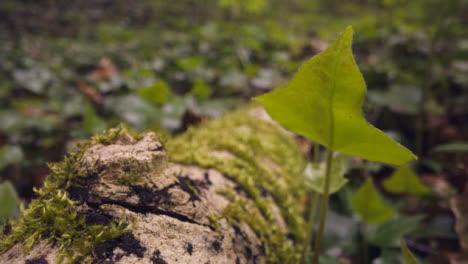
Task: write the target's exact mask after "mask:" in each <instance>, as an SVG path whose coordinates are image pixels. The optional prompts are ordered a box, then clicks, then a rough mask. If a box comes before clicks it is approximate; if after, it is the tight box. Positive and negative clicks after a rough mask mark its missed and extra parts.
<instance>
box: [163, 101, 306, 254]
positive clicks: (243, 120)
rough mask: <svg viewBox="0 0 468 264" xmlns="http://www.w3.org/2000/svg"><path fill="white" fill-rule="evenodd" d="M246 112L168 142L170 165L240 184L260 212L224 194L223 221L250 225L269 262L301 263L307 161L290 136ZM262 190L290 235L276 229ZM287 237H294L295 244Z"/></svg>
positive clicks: (237, 113)
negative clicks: (197, 168) (213, 171)
mask: <svg viewBox="0 0 468 264" xmlns="http://www.w3.org/2000/svg"><path fill="white" fill-rule="evenodd" d="M247 110H248V109H246V110H242V111H238V112H236V113H233V114H230V115H228V116H226V117H224V118H222V119H219V120H215V121H212V122H209V123H207V124H205V125H203V126H202V127H197V128H191V129H189V130H188V131H187V132H186V133H184V134H183V135H181V136H179V137H177V138H175V139H173V140H172V141H169V142H168V143H167V145H166V147H167V150H168V155H169V160H171V161H173V162H178V163H184V164H193V165H198V166H201V167H205V168H215V169H217V170H218V171H220V172H221V173H223V174H225V175H227V176H229V177H230V178H232V179H233V180H234V181H236V182H237V183H238V184H239V185H241V186H242V187H243V189H244V190H245V191H246V193H247V194H248V196H249V198H251V199H252V200H254V202H255V206H256V208H257V209H258V210H257V211H258V212H257V213H256V212H252V211H251V210H247V208H246V206H245V203H246V202H245V201H242V200H239V199H238V198H237V199H235V197H234V196H230V197H229V195H227V194H228V192H224V194H225V195H226V197H228V198H230V200H231V204H230V205H229V206H228V207H227V208H226V210H225V213H224V216H223V217H225V218H226V219H228V221H230V222H231V223H235V222H236V221H243V222H245V223H247V224H249V225H250V226H251V227H252V228H253V229H254V230H255V231H256V232H257V233H258V234H259V235H260V237H261V239H262V241H263V242H264V245H265V250H266V253H267V259H268V261H269V262H271V263H273V262H275V263H297V258H298V256H299V252H300V249H301V247H302V241H303V240H304V221H303V218H302V216H301V213H300V212H299V210H298V205H299V199H300V197H301V196H302V195H303V194H304V191H305V189H304V187H303V186H304V184H303V181H302V177H300V175H302V173H303V170H304V167H305V165H306V160H305V158H304V156H303V154H302V152H301V151H300V149H299V148H298V146H297V144H296V142H295V141H294V140H293V139H292V138H291V137H290V136H287V135H286V134H285V133H284V132H283V131H281V130H280V129H279V128H278V127H277V126H275V125H274V124H271V123H269V122H265V121H262V120H259V119H256V118H252V117H249V116H248V113H247ZM216 152H226V153H229V154H228V155H219V153H216ZM272 163H273V164H277V165H279V169H278V168H275V167H276V166H274V165H272ZM263 191H265V192H267V193H268V194H269V195H270V196H271V197H272V198H273V200H274V203H275V204H276V205H278V208H280V211H281V214H282V216H283V218H284V219H285V220H286V222H287V225H288V230H286V231H282V230H280V228H279V227H278V226H277V225H276V221H275V219H274V216H273V209H272V206H273V205H272V204H271V202H270V200H269V199H267V198H265V197H264V196H263V195H262V192H263ZM288 235H292V236H293V237H294V240H295V241H296V244H295V245H293V244H292V242H291V240H289V239H288V238H287V236H288Z"/></svg>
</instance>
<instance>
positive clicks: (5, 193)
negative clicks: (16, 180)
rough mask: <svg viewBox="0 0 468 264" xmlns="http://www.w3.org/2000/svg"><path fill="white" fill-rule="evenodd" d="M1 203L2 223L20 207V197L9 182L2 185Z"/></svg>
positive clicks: (0, 187) (0, 214) (0, 220)
mask: <svg viewBox="0 0 468 264" xmlns="http://www.w3.org/2000/svg"><path fill="white" fill-rule="evenodd" d="M0 201H2V206H0V223H1V222H3V220H5V218H7V217H8V216H10V215H11V213H12V212H13V210H15V209H16V208H17V207H18V196H17V195H16V191H15V188H14V187H13V185H11V183H10V182H9V181H6V182H3V183H1V184H0Z"/></svg>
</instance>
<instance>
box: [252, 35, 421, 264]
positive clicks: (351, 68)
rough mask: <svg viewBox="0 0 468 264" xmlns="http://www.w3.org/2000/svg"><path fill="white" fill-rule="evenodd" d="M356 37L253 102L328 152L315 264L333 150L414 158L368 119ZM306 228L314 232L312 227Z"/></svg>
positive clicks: (393, 159) (344, 38)
mask: <svg viewBox="0 0 468 264" xmlns="http://www.w3.org/2000/svg"><path fill="white" fill-rule="evenodd" d="M352 38H353V29H352V27H351V26H349V27H348V28H346V30H345V31H344V32H343V33H342V34H341V35H340V36H339V37H338V39H337V40H336V41H335V42H333V43H332V44H331V45H330V46H329V47H328V48H327V49H326V50H325V51H323V52H321V53H320V54H318V55H316V56H314V57H312V58H311V59H309V60H308V61H307V62H305V63H304V64H303V65H302V67H300V69H299V70H298V72H297V73H296V74H295V75H294V77H293V78H292V80H291V81H290V83H289V84H288V85H287V86H286V87H285V88H282V89H279V90H274V91H272V92H269V93H266V94H263V95H261V96H259V97H256V98H255V99H256V100H257V101H259V102H260V103H261V104H262V105H263V106H264V107H265V109H266V111H267V112H268V113H269V114H270V116H271V117H272V118H273V119H274V120H276V121H277V122H278V123H279V124H280V125H282V126H283V127H285V128H286V129H288V130H290V131H292V132H295V133H298V134H301V135H303V136H305V137H307V138H309V139H311V140H313V141H315V142H317V143H319V144H321V145H323V146H325V147H326V149H327V155H326V157H327V158H326V163H325V164H326V166H325V173H324V178H325V180H324V184H323V192H322V193H323V194H322V195H321V196H322V199H321V206H320V221H319V227H318V233H317V236H316V240H315V249H314V251H315V254H314V259H313V263H315V264H318V263H319V255H320V251H321V241H322V238H323V232H324V228H325V222H326V213H327V209H328V197H329V194H330V185H331V183H330V182H331V180H330V178H331V171H332V168H333V167H332V166H333V155H334V152H341V153H345V154H349V155H354V156H358V157H361V158H364V159H368V160H372V161H378V162H384V163H389V164H393V165H403V164H405V163H407V162H409V161H410V160H413V159H416V156H415V155H414V154H413V153H412V152H411V151H409V150H408V149H406V148H405V147H403V146H402V145H400V144H398V143H397V142H395V141H393V140H392V139H391V138H390V137H388V136H387V135H386V134H385V133H384V132H382V131H381V130H379V129H377V128H375V127H374V126H372V125H371V124H370V123H369V122H367V120H366V119H365V118H364V116H363V114H362V105H363V103H364V99H365V93H366V84H365V81H364V78H363V76H362V74H361V72H360V70H359V68H358V66H357V64H356V62H355V60H354V57H353V53H352V48H351V44H352ZM309 223H310V222H309ZM308 230H310V232H312V226H308ZM307 246H308V244H306V245H305V248H307ZM306 251H307V250H306ZM304 261H305V260H304V258H303V262H304Z"/></svg>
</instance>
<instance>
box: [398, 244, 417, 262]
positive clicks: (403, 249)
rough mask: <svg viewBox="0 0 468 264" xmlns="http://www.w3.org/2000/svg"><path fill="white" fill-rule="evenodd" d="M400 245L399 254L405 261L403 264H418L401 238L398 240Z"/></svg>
mask: <svg viewBox="0 0 468 264" xmlns="http://www.w3.org/2000/svg"><path fill="white" fill-rule="evenodd" d="M400 243H401V253H402V254H403V260H404V261H405V264H419V261H418V260H417V259H416V257H415V256H414V255H413V253H411V251H410V250H409V249H408V247H407V246H406V243H405V240H404V239H403V238H401V239H400Z"/></svg>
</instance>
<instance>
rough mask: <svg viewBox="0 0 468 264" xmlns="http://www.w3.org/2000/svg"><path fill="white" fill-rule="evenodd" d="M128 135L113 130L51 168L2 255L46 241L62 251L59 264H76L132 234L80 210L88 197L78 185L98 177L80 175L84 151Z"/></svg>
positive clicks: (4, 239)
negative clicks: (108, 243)
mask: <svg viewBox="0 0 468 264" xmlns="http://www.w3.org/2000/svg"><path fill="white" fill-rule="evenodd" d="M125 134H128V132H127V131H126V129H124V128H123V127H119V128H116V129H110V130H109V131H106V132H104V133H102V134H100V135H97V136H95V137H94V138H93V139H91V140H89V141H87V142H84V143H83V144H81V145H80V146H79V147H78V149H79V150H78V151H77V152H75V153H72V154H70V155H69V156H67V157H65V159H64V160H63V161H62V162H60V163H54V164H49V168H50V170H51V173H50V174H49V175H48V177H47V179H46V181H45V182H44V185H43V186H42V188H40V189H39V190H34V191H35V192H36V194H37V196H38V198H37V199H34V200H32V201H31V203H30V204H29V206H28V208H27V209H24V208H22V213H21V216H20V218H19V219H18V220H16V221H11V230H10V231H9V232H6V233H3V234H1V235H0V251H6V250H8V249H10V248H11V247H12V246H14V245H15V244H17V243H21V244H23V246H24V250H25V251H29V250H31V249H32V248H33V247H34V245H35V244H36V243H37V242H38V241H40V240H45V241H46V242H47V243H52V242H53V243H56V245H57V246H58V247H59V256H60V257H59V260H58V262H63V260H65V259H66V260H67V262H70V263H73V262H74V261H77V260H83V259H85V258H86V257H87V256H88V255H90V254H93V251H92V249H93V248H94V247H96V245H99V244H101V243H103V242H105V241H109V240H111V239H115V238H118V237H120V236H122V235H123V234H125V233H126V232H128V231H129V230H130V228H131V227H130V226H128V225H127V224H125V223H123V221H118V222H117V221H115V220H113V219H111V218H110V217H109V216H106V215H100V214H99V213H98V212H93V211H90V212H78V210H77V208H78V207H77V206H78V205H79V204H80V203H81V202H82V201H83V200H86V199H87V195H88V194H87V190H86V186H80V185H79V184H77V182H87V181H90V182H91V181H92V180H93V179H92V178H93V177H95V176H93V175H81V174H80V173H79V172H78V169H77V164H78V161H79V160H80V159H81V157H82V156H83V153H84V151H85V150H86V149H87V148H88V147H89V146H90V145H91V144H95V143H103V144H111V143H112V142H113V141H114V140H116V139H117V138H118V137H120V136H124V135H125ZM85 178H89V179H86V180H84V179H85ZM78 180H79V181H78Z"/></svg>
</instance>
